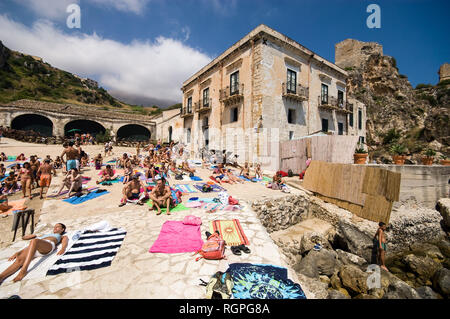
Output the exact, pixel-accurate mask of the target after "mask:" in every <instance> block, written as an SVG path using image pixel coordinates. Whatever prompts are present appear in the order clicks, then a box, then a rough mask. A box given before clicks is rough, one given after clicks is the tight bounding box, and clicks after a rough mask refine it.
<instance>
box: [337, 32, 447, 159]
mask: <svg viewBox="0 0 450 319" xmlns="http://www.w3.org/2000/svg"><path fill="white" fill-rule="evenodd" d="M335 49H336V64H337V65H338V66H341V67H342V68H344V69H345V70H346V71H347V72H348V73H349V81H348V82H349V85H348V93H349V94H351V95H354V96H355V97H356V98H357V99H359V100H360V101H362V102H364V103H365V104H366V107H367V143H368V145H369V150H370V152H369V153H371V156H372V157H373V158H381V157H383V158H384V159H387V160H389V159H388V158H389V156H388V155H387V153H388V150H389V147H390V145H392V144H393V143H401V144H404V145H405V146H406V148H407V153H408V154H410V155H413V159H414V155H417V154H419V153H421V152H423V151H424V150H425V149H427V148H429V147H430V148H433V149H434V150H435V151H437V152H438V154H437V155H440V154H439V153H443V154H445V155H447V156H448V155H449V151H450V148H449V142H450V130H449V127H450V125H449V109H450V83H449V81H445V80H444V81H441V82H440V83H439V84H438V85H436V86H432V85H418V87H417V88H416V89H414V88H413V87H412V86H411V84H410V83H409V81H408V78H407V76H405V75H402V74H400V73H399V70H398V68H397V62H396V60H395V58H393V57H390V56H385V55H383V48H382V46H381V45H379V44H377V43H373V42H361V41H357V40H352V39H347V40H344V41H342V42H340V43H338V44H336V46H335Z"/></svg>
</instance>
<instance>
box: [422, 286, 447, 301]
mask: <svg viewBox="0 0 450 319" xmlns="http://www.w3.org/2000/svg"><path fill="white" fill-rule="evenodd" d="M416 291H417V293H418V294H419V296H420V298H422V299H442V297H441V296H440V295H439V294H437V293H436V292H434V291H433V289H431V288H430V287H428V286H422V287H419V288H417V289H416Z"/></svg>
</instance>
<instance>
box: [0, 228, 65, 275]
mask: <svg viewBox="0 0 450 319" xmlns="http://www.w3.org/2000/svg"><path fill="white" fill-rule="evenodd" d="M65 231H66V226H65V225H64V224H61V223H58V224H56V225H55V226H54V227H53V232H51V233H49V234H47V235H44V236H40V237H37V236H36V235H34V234H32V235H26V236H23V237H22V239H23V240H30V239H31V242H30V244H29V245H28V247H26V248H24V249H22V250H20V251H18V252H17V253H15V254H14V255H12V256H11V257H10V258H9V259H8V260H9V261H12V260H15V261H14V263H13V264H12V265H11V266H9V267H8V268H6V270H5V271H4V272H2V273H1V274H0V283H2V282H3V281H4V280H5V279H6V278H8V277H9V276H11V275H12V274H14V273H15V272H16V271H17V270H19V269H20V268H21V269H20V272H19V273H18V274H17V276H16V277H15V278H14V279H13V281H14V282H17V281H20V280H22V279H23V278H24V277H25V276H26V274H27V272H28V266H30V263H31V261H32V260H33V259H34V258H36V257H42V256H47V255H50V254H51V253H52V252H53V251H54V250H55V249H56V246H58V244H59V243H62V246H61V249H60V250H59V251H58V253H57V254H58V255H62V254H64V253H65V251H66V248H67V244H68V242H69V238H67V236H64V233H65Z"/></svg>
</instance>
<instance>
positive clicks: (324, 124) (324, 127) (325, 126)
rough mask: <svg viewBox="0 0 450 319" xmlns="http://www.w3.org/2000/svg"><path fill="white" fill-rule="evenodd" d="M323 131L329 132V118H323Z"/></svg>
mask: <svg viewBox="0 0 450 319" xmlns="http://www.w3.org/2000/svg"><path fill="white" fill-rule="evenodd" d="M322 132H325V133H326V132H328V119H322Z"/></svg>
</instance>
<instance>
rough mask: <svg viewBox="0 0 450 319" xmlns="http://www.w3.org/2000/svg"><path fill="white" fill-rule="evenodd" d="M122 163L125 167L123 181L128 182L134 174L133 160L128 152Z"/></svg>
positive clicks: (124, 155)
mask: <svg viewBox="0 0 450 319" xmlns="http://www.w3.org/2000/svg"><path fill="white" fill-rule="evenodd" d="M122 163H123V164H122V165H123V168H124V173H123V174H124V176H125V178H124V179H123V183H124V184H126V183H128V182H129V181H130V180H131V175H133V165H132V164H131V160H130V158H129V157H128V155H127V154H123V161H122Z"/></svg>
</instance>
